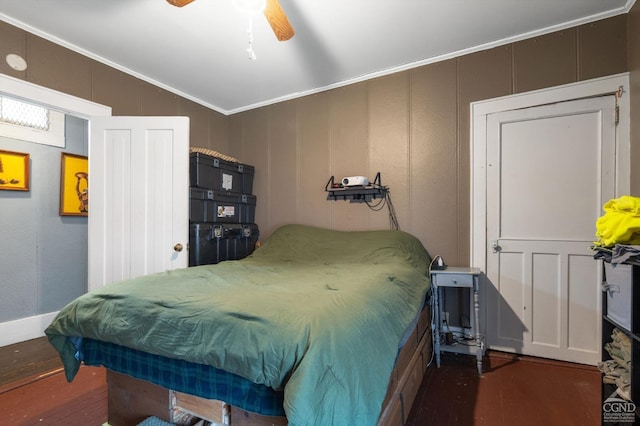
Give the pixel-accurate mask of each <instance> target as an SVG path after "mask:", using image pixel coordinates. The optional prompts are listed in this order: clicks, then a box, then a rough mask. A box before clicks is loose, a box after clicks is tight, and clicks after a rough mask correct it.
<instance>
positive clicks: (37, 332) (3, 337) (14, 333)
mask: <svg viewBox="0 0 640 426" xmlns="http://www.w3.org/2000/svg"><path fill="white" fill-rule="evenodd" d="M57 314H58V312H49V313H48V314H42V315H36V316H33V317H27V318H21V319H18V320H14V321H8V322H3V323H0V347H1V346H8V345H12V344H14V343H19V342H24V341H25V340H31V339H36V338H38V337H42V336H44V329H45V328H47V327H48V326H49V324H51V321H53V319H54V318H55V316H56V315H57Z"/></svg>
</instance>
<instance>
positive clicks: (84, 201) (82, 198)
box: [60, 152, 89, 216]
mask: <svg viewBox="0 0 640 426" xmlns="http://www.w3.org/2000/svg"><path fill="white" fill-rule="evenodd" d="M88 214H89V160H88V158H87V157H85V156H82V155H75V154H67V153H64V152H63V153H62V157H61V162H60V216H88Z"/></svg>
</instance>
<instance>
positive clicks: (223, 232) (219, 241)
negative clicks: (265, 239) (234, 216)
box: [189, 222, 260, 266]
mask: <svg viewBox="0 0 640 426" xmlns="http://www.w3.org/2000/svg"><path fill="white" fill-rule="evenodd" d="M259 235H260V232H259V230H258V225H256V224H255V223H233V224H215V223H208V222H207V223H204V222H199V223H191V224H190V225H189V266H198V265H210V264H215V263H219V262H222V261H223V260H238V259H242V258H244V257H247V256H249V255H250V254H251V253H253V251H254V250H255V248H256V242H257V241H258V237H259Z"/></svg>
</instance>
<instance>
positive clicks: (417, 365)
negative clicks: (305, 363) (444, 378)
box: [107, 306, 432, 426]
mask: <svg viewBox="0 0 640 426" xmlns="http://www.w3.org/2000/svg"><path fill="white" fill-rule="evenodd" d="M430 330H431V309H430V307H429V306H426V307H425V308H424V309H423V311H422V313H421V315H420V318H419V320H418V323H417V325H416V327H415V329H414V330H413V332H412V333H411V335H410V336H409V339H408V340H407V342H406V344H405V345H404V346H403V348H402V349H401V351H400V354H399V355H398V359H397V361H396V366H395V367H394V369H393V372H392V374H391V378H390V380H389V387H388V389H387V395H386V397H385V400H384V403H383V405H382V410H381V414H380V418H379V420H378V426H400V425H403V424H405V423H406V421H407V417H408V415H409V411H410V409H411V406H412V405H413V401H414V400H415V398H416V395H417V393H418V389H419V388H420V383H421V382H422V378H423V376H424V373H425V372H426V371H427V366H428V365H429V362H430V360H431V355H432V339H431V331H430ZM107 386H108V424H109V425H110V426H133V425H137V424H139V423H140V422H142V421H143V420H145V419H146V418H148V417H151V416H155V417H158V418H160V419H162V420H165V421H167V422H173V421H174V414H175V413H176V411H179V412H186V413H189V414H192V415H194V416H196V417H199V418H201V419H204V420H208V421H210V422H214V424H223V425H227V424H228V425H233V426H246V425H254V426H272V425H273V426H285V425H286V424H287V419H286V418H285V417H271V416H262V415H259V414H256V413H251V412H248V411H245V410H242V409H240V408H237V407H234V406H231V405H228V404H226V403H225V402H223V401H217V400H211V399H205V398H200V397H197V396H193V395H189V394H184V393H180V392H175V391H171V390H169V389H166V388H163V387H162V386H158V385H155V384H152V383H150V382H147V381H144V380H139V379H135V378H132V377H130V376H127V375H123V374H119V373H116V372H113V371H111V370H107Z"/></svg>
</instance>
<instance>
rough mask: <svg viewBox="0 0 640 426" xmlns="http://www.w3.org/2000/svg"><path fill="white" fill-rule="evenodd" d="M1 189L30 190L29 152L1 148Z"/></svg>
mask: <svg viewBox="0 0 640 426" xmlns="http://www.w3.org/2000/svg"><path fill="white" fill-rule="evenodd" d="M0 189H4V190H9V191H28V190H29V154H25V153H22V152H13V151H3V150H0Z"/></svg>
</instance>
